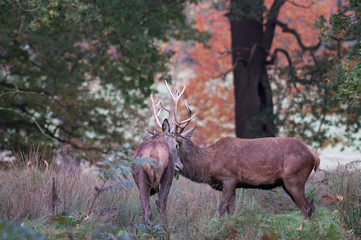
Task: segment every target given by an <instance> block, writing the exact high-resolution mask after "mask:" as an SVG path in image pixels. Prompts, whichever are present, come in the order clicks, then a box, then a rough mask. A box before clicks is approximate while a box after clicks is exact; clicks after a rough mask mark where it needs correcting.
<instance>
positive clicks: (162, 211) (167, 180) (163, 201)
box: [155, 169, 174, 224]
mask: <svg viewBox="0 0 361 240" xmlns="http://www.w3.org/2000/svg"><path fill="white" fill-rule="evenodd" d="M171 170H172V169H171ZM166 171H167V169H166ZM166 175H167V174H164V175H163V177H162V178H161V180H160V186H159V193H158V196H157V199H156V200H155V202H156V205H157V208H158V212H159V215H160V216H161V218H162V220H163V222H164V223H165V224H167V198H168V194H169V191H170V187H171V184H172V181H173V175H174V173H173V172H172V171H170V175H169V176H171V177H166Z"/></svg>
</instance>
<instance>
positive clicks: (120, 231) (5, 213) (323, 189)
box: [0, 156, 361, 239]
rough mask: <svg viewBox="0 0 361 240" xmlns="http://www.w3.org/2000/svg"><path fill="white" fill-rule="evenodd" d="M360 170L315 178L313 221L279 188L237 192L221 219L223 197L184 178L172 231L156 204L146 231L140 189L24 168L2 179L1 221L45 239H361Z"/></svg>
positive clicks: (171, 203) (171, 201)
mask: <svg viewBox="0 0 361 240" xmlns="http://www.w3.org/2000/svg"><path fill="white" fill-rule="evenodd" d="M28 158H29V159H30V158H34V159H39V158H36V156H29V157H28ZM357 164H359V163H353V165H347V166H339V167H338V168H337V169H335V170H333V171H330V172H325V171H323V172H322V171H321V172H319V173H318V174H316V175H313V176H312V178H313V179H311V180H310V182H311V183H310V184H309V185H308V187H307V197H308V198H309V199H310V198H314V200H315V205H316V212H315V213H314V214H313V216H312V218H311V220H309V221H304V220H303V217H302V215H301V213H300V211H299V210H298V209H297V208H296V206H295V205H294V203H293V202H292V201H291V200H290V198H289V197H288V196H287V195H286V194H285V193H284V192H283V190H282V189H280V188H279V189H275V190H272V191H263V190H249V189H239V190H237V199H236V201H237V202H236V205H237V209H236V213H235V214H233V215H226V216H224V217H222V218H218V205H219V202H220V199H221V193H220V192H217V191H214V190H212V189H211V188H210V187H209V186H207V185H203V184H197V183H193V182H191V181H189V180H187V179H185V178H182V177H180V179H179V180H177V181H176V180H174V182H173V183H174V184H173V185H172V189H171V192H170V194H169V197H168V204H167V206H168V226H164V225H161V224H160V223H161V220H160V217H159V215H158V212H157V211H156V207H155V198H154V197H152V199H151V208H152V211H153V220H152V222H149V223H148V224H142V221H141V219H142V216H141V215H140V203H139V199H138V190H137V188H136V187H135V186H134V187H133V188H131V189H130V190H128V191H127V192H120V191H112V190H109V191H100V192H99V191H98V190H99V189H101V187H102V186H103V185H104V180H102V179H100V178H99V177H97V176H96V175H95V172H93V171H87V172H82V173H80V172H79V171H77V170H76V169H73V168H67V170H64V169H61V168H59V167H58V166H57V165H56V164H50V166H49V167H48V168H44V166H43V165H42V164H34V165H32V167H29V166H28V165H27V164H24V165H21V164H20V165H18V166H16V167H12V168H9V169H7V170H2V171H0V218H1V219H2V220H5V221H6V222H8V223H9V222H15V223H13V224H15V226H19V224H21V225H22V226H23V227H25V229H30V231H34V232H37V233H40V234H41V235H42V236H44V237H45V238H46V239H346V238H348V239H360V237H361V232H360V226H361V222H360V221H361V220H360V219H361V218H360V204H361V203H360V197H361V189H360V182H361V173H360V171H359V166H360V165H357ZM26 166H28V167H26ZM53 179H54V184H53ZM112 183H113V182H112V181H110V180H109V181H107V182H106V183H105V186H108V185H110V184H112ZM54 186H55V193H54ZM95 187H97V189H98V190H96V188H95ZM96 196H97V197H96ZM93 203H94V204H93ZM89 211H91V213H90V214H89ZM19 228H20V229H21V228H22V227H21V226H19ZM5 229H6V228H5ZM5 231H7V230H4V229H0V232H5ZM0 236H1V235H0ZM37 236H38V235H37ZM29 239H32V238H29ZM34 239H35V238H34Z"/></svg>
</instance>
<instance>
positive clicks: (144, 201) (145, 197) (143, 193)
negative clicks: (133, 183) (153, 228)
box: [138, 170, 152, 220]
mask: <svg viewBox="0 0 361 240" xmlns="http://www.w3.org/2000/svg"><path fill="white" fill-rule="evenodd" d="M138 188H139V198H140V205H141V206H142V213H143V215H144V216H145V218H146V219H149V220H150V219H151V218H152V211H151V210H150V190H151V185H150V181H149V178H148V176H147V174H146V173H145V171H144V170H143V171H142V172H140V174H139V181H138Z"/></svg>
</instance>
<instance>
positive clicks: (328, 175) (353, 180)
mask: <svg viewBox="0 0 361 240" xmlns="http://www.w3.org/2000/svg"><path fill="white" fill-rule="evenodd" d="M323 183H324V184H325V186H326V188H327V190H328V192H329V195H326V196H325V198H326V199H327V200H328V201H329V202H330V205H331V206H332V207H334V208H335V209H336V211H338V212H339V213H340V214H341V217H342V219H343V222H344V223H345V224H346V225H347V227H348V228H349V229H351V230H352V231H353V232H354V234H355V235H357V236H359V237H361V161H354V162H351V163H349V164H346V165H338V166H337V168H336V169H335V170H333V171H329V172H325V179H324V180H323Z"/></svg>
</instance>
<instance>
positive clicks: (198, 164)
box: [167, 86, 320, 219]
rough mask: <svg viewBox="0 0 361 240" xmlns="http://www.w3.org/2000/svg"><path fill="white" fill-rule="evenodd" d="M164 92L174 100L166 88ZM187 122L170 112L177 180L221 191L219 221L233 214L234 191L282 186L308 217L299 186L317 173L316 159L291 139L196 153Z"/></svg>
mask: <svg viewBox="0 0 361 240" xmlns="http://www.w3.org/2000/svg"><path fill="white" fill-rule="evenodd" d="M167 87H168V86H167ZM168 91H169V93H170V94H171V96H172V98H173V99H174V94H173V93H172V91H171V90H170V89H169V87H168ZM185 103H186V102H185ZM174 105H175V107H174V109H177V107H176V105H177V102H176V101H174ZM185 105H186V108H187V111H188V117H189V119H191V118H192V117H191V114H192V113H191V110H190V109H189V107H188V104H187V103H186V104H185ZM189 119H187V121H177V117H176V111H174V118H173V121H174V125H175V126H176V127H175V129H174V130H173V132H174V134H175V135H176V136H177V141H178V142H179V144H180V146H179V157H180V159H181V161H182V164H183V170H182V171H181V174H182V175H183V176H184V177H186V178H189V179H190V180H192V181H195V182H198V183H206V184H209V185H210V186H211V187H212V188H214V189H216V190H218V191H222V199H221V202H220V205H219V214H220V216H222V215H224V214H225V213H226V212H228V213H233V212H234V210H235V199H236V188H259V189H272V188H275V187H278V186H282V187H283V189H284V190H285V191H286V193H287V194H288V195H289V196H290V197H291V198H292V200H293V201H294V203H295V204H296V205H297V207H298V208H299V209H300V210H301V212H302V214H303V216H304V218H305V219H306V218H308V217H311V215H312V212H313V211H314V206H313V203H312V202H311V203H310V202H309V201H308V200H307V199H306V196H305V183H306V181H307V179H308V177H309V176H310V174H311V171H312V170H315V171H316V170H317V168H318V167H319V164H320V159H319V157H318V155H317V153H315V152H314V151H312V150H311V149H309V148H308V147H307V146H305V145H304V144H303V143H301V142H300V141H299V140H297V139H294V138H279V137H274V138H259V139H240V138H235V137H226V138H223V139H221V140H219V141H218V142H216V143H215V144H213V145H210V146H208V147H200V146H197V145H196V144H194V143H193V142H192V141H191V140H190V138H191V136H192V134H193V132H194V130H195V128H193V129H190V130H187V131H185V132H183V131H184V130H185V128H186V127H187V125H188V123H189Z"/></svg>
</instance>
